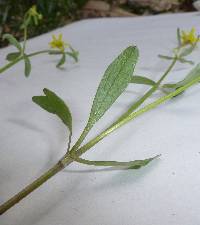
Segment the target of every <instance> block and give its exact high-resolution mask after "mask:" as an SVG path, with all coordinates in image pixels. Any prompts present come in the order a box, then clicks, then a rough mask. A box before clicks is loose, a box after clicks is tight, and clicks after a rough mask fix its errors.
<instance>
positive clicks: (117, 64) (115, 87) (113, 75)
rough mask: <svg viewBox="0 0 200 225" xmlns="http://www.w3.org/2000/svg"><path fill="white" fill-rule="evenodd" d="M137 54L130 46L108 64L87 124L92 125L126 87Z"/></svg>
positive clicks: (135, 48) (135, 49) (134, 48)
mask: <svg viewBox="0 0 200 225" xmlns="http://www.w3.org/2000/svg"><path fill="white" fill-rule="evenodd" d="M138 55H139V52H138V49H137V47H133V46H130V47H128V48H126V49H125V50H124V51H123V52H122V53H121V54H120V55H119V56H118V57H117V58H116V59H115V60H114V61H113V62H112V63H111V64H110V65H109V66H108V68H107V70H106V71H105V74H104V76H103V78H102V80H101V82H100V84H99V87H98V89H97V92H96V95H95V98H94V101H93V105H92V109H91V112H90V117H89V121H88V124H89V126H91V127H92V126H93V124H94V123H95V122H97V121H98V120H99V119H100V118H101V117H102V116H103V115H104V113H105V112H106V111H107V110H108V109H109V108H110V107H111V105H112V104H113V103H114V102H115V101H116V99H117V98H118V97H119V96H120V95H121V94H122V92H123V91H124V90H125V89H126V87H127V86H128V84H129V83H130V81H131V78H132V75H133V71H134V68H135V65H136V62H137V60H138Z"/></svg>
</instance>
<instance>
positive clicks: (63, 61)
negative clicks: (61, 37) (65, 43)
mask: <svg viewBox="0 0 200 225" xmlns="http://www.w3.org/2000/svg"><path fill="white" fill-rule="evenodd" d="M65 60H66V56H65V53H63V54H62V57H61V59H60V61H59V62H58V64H57V65H56V67H60V66H62V65H63V64H64V63H65Z"/></svg>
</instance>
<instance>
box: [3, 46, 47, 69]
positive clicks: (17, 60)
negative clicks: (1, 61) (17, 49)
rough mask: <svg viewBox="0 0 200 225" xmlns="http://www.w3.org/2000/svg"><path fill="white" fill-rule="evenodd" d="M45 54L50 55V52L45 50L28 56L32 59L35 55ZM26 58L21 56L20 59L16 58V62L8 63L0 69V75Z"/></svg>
mask: <svg viewBox="0 0 200 225" xmlns="http://www.w3.org/2000/svg"><path fill="white" fill-rule="evenodd" d="M43 53H49V50H43V51H39V52H33V53H31V54H29V55H27V56H28V57H32V56H35V55H39V54H43ZM23 58H24V56H23V55H22V56H19V57H18V58H16V59H15V60H13V61H12V62H9V63H7V64H6V65H5V66H3V67H2V68H0V73H3V72H4V71H6V70H7V69H9V68H10V67H11V66H13V65H15V64H16V63H18V62H19V61H21V60H22V59H23Z"/></svg>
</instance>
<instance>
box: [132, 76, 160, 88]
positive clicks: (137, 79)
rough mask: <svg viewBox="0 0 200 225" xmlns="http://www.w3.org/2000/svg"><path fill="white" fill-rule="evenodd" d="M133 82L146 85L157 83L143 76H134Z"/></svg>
mask: <svg viewBox="0 0 200 225" xmlns="http://www.w3.org/2000/svg"><path fill="white" fill-rule="evenodd" d="M131 83H135V84H144V85H150V86H154V85H155V84H156V82H155V81H153V80H151V79H149V78H147V77H143V76H132V78H131Z"/></svg>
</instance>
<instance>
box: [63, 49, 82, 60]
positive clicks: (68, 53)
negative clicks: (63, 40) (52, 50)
mask: <svg viewBox="0 0 200 225" xmlns="http://www.w3.org/2000/svg"><path fill="white" fill-rule="evenodd" d="M65 53H66V54H67V55H69V56H70V57H72V58H73V59H74V61H75V62H78V55H79V52H77V51H76V52H75V51H74V52H65Z"/></svg>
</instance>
